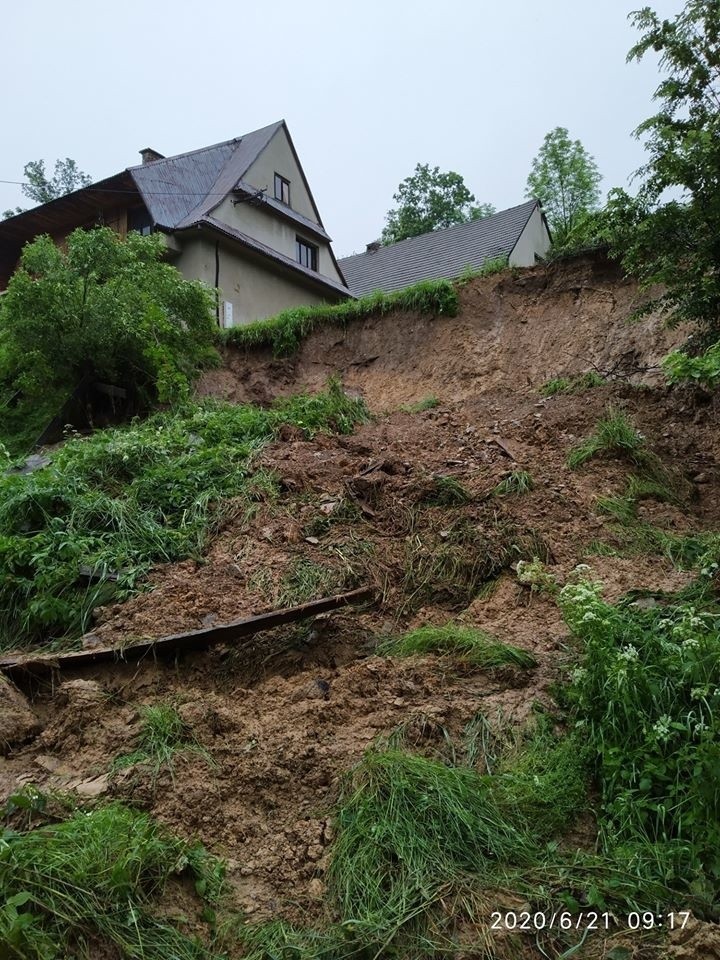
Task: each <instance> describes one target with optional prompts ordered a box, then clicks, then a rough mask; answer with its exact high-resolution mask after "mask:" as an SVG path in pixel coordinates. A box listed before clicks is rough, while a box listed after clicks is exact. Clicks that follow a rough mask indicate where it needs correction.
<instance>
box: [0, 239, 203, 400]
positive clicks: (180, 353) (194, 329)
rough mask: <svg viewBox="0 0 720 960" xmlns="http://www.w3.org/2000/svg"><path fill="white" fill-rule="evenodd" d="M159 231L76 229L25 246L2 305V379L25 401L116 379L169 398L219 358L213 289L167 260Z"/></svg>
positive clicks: (184, 390) (183, 392)
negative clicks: (61, 238)
mask: <svg viewBox="0 0 720 960" xmlns="http://www.w3.org/2000/svg"><path fill="white" fill-rule="evenodd" d="M164 250H165V247H164V243H163V239H162V237H161V236H160V235H153V236H150V237H143V236H140V235H139V234H137V233H131V234H129V235H128V237H127V238H126V239H124V240H123V239H121V238H120V237H119V236H118V235H117V234H116V233H115V232H114V231H113V230H110V229H109V228H107V227H97V228H95V229H93V230H83V229H78V230H74V231H73V232H72V233H71V234H70V235H69V237H68V238H67V248H66V249H65V250H63V249H61V248H60V247H58V246H57V245H56V244H55V243H54V242H53V240H51V238H50V237H49V236H42V237H38V238H37V239H36V240H34V241H33V242H32V243H30V244H28V245H27V246H26V247H25V248H24V250H23V253H22V256H21V259H20V266H19V267H18V269H17V271H16V272H15V274H14V275H13V277H12V278H11V279H10V283H9V284H8V288H7V292H6V294H5V296H4V297H3V298H2V301H1V302H0V383H2V384H4V385H5V388H6V390H10V392H13V391H18V390H19V391H21V393H22V395H23V396H24V397H26V398H37V397H40V398H42V397H43V396H44V395H45V393H46V391H47V389H48V386H52V387H63V386H64V387H69V388H70V389H72V388H74V387H75V385H76V384H77V383H79V381H80V380H81V379H82V378H83V377H94V378H98V379H108V380H111V381H114V382H118V383H121V384H122V385H123V386H127V387H129V388H130V389H134V390H136V391H138V392H140V393H145V394H149V395H150V396H151V398H153V399H154V398H157V399H159V400H161V401H163V402H167V401H175V400H178V399H181V398H184V397H187V395H188V393H189V385H190V383H191V381H192V380H193V378H194V377H196V376H197V374H198V372H199V370H200V369H201V367H202V366H204V365H207V363H209V362H212V361H213V360H216V359H217V354H216V352H215V350H214V347H213V343H214V338H215V321H214V317H213V304H214V300H213V296H212V293H211V291H210V290H209V289H208V288H206V287H205V286H203V284H201V283H199V282H196V281H190V280H186V279H185V278H184V277H183V276H182V274H180V272H179V271H178V270H176V269H175V267H172V266H170V265H169V264H167V263H164V262H163V260H162V257H163V253H164Z"/></svg>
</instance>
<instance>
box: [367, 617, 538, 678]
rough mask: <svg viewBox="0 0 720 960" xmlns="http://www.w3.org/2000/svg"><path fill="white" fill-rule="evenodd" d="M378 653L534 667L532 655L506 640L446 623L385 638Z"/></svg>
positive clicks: (489, 664)
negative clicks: (442, 656) (441, 656)
mask: <svg viewBox="0 0 720 960" xmlns="http://www.w3.org/2000/svg"><path fill="white" fill-rule="evenodd" d="M379 652H380V653H385V654H387V655H388V656H393V657H411V656H425V655H427V654H429V653H436V654H440V655H446V656H450V657H452V658H453V659H455V660H460V661H462V662H465V663H471V664H473V666H477V667H483V668H486V669H487V668H491V667H502V666H516V667H525V668H528V667H534V666H536V665H537V664H536V661H535V658H534V657H533V656H532V655H531V654H529V653H527V651H525V650H521V649H520V648H519V647H513V646H510V645H509V644H506V643H501V642H500V641H499V640H496V639H495V638H494V637H492V636H491V635H490V634H489V633H486V632H485V631H484V630H479V629H477V628H475V627H463V626H459V625H458V624H454V623H447V624H445V625H444V626H441V627H433V626H428V627H419V628H418V629H417V630H411V631H410V632H409V633H406V634H404V635H403V636H401V637H396V638H393V639H391V640H388V641H386V642H385V643H384V644H382V645H381V646H380V648H379Z"/></svg>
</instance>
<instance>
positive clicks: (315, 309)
mask: <svg viewBox="0 0 720 960" xmlns="http://www.w3.org/2000/svg"><path fill="white" fill-rule="evenodd" d="M400 310H408V311H411V312H416V313H427V314H432V315H443V316H449V317H454V316H455V314H456V313H457V311H458V295H457V291H456V289H455V286H454V285H453V284H452V282H451V281H450V280H424V281H422V283H417V284H415V285H414V286H412V287H406V288H405V289H404V290H397V291H396V292H394V293H383V292H382V291H380V290H378V291H376V292H375V293H370V294H368V295H367V296H365V297H360V298H359V299H357V300H343V301H342V303H337V304H325V303H324V304H319V305H318V306H307V307H293V308H291V309H290V310H284V311H283V312H282V313H279V314H277V315H276V316H274V317H268V318H267V319H266V320H256V321H254V322H253V323H248V324H245V325H243V326H240V327H231V328H229V329H228V330H224V331H222V333H221V337H222V340H223V342H224V343H226V344H229V345H231V346H234V347H239V348H240V349H245V350H259V349H262V348H269V349H271V350H272V352H273V354H274V355H275V356H278V357H279V356H287V355H288V354H291V353H294V352H295V351H296V350H297V349H298V348H299V346H300V344H301V343H302V341H303V340H304V339H305V338H306V337H308V336H309V335H310V334H311V333H312V332H313V330H315V329H317V328H318V327H323V326H328V325H337V326H345V325H346V324H348V323H352V322H353V321H355V320H363V319H365V318H366V317H372V316H377V315H384V314H386V313H390V312H392V311H400Z"/></svg>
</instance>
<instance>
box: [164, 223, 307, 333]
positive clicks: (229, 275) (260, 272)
mask: <svg viewBox="0 0 720 960" xmlns="http://www.w3.org/2000/svg"><path fill="white" fill-rule="evenodd" d="M258 239H259V238H258ZM219 255H220V270H219V275H218V286H219V288H220V322H221V324H223V326H224V325H226V324H225V313H226V309H225V306H224V305H225V302H226V301H229V302H230V303H231V304H232V325H233V326H239V325H241V324H244V323H250V322H251V321H252V320H261V319H263V318H265V317H271V316H274V314H276V313H280V311H281V310H287V309H288V308H289V307H297V306H298V305H299V304H310V305H312V304H316V303H322V302H323V300H324V299H325V298H324V297H323V296H322V295H321V294H319V293H315V292H313V291H311V290H308V289H307V287H305V286H302V285H301V284H299V283H295V282H293V281H292V280H291V279H290V278H288V277H285V276H283V275H281V274H278V273H275V272H274V271H273V270H269V269H267V268H266V267H264V266H262V265H261V264H260V263H256V262H255V261H252V260H247V259H244V258H243V256H242V254H240V253H238V250H237V248H236V247H233V248H232V249H231V248H230V247H228V246H227V245H226V244H224V243H223V242H221V243H220V247H219ZM173 263H174V265H175V266H176V267H177V268H178V269H179V270H180V271H181V273H183V275H184V276H186V277H189V278H192V279H198V280H202V281H203V282H204V283H206V284H208V286H210V287H214V286H215V241H213V240H209V239H207V238H205V237H198V238H196V239H190V240H187V241H185V242H184V243H183V249H182V252H181V253H180V255H179V256H178V257H177V258H176V259H174V260H173Z"/></svg>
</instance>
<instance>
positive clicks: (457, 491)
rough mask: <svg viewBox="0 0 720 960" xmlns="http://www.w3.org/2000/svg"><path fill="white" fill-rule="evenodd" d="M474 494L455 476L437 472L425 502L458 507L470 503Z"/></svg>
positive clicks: (424, 499)
mask: <svg viewBox="0 0 720 960" xmlns="http://www.w3.org/2000/svg"><path fill="white" fill-rule="evenodd" d="M471 500H472V494H471V493H469V492H468V491H467V490H466V489H465V487H464V486H463V485H462V484H461V483H460V481H459V480H456V479H455V477H448V476H443V475H442V474H437V475H435V476H433V477H432V478H431V480H430V484H429V489H428V490H427V492H426V493H425V495H424V497H423V501H424V502H425V503H430V504H432V505H433V506H436V507H457V506H462V505H463V504H466V503H470V501H471Z"/></svg>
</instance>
